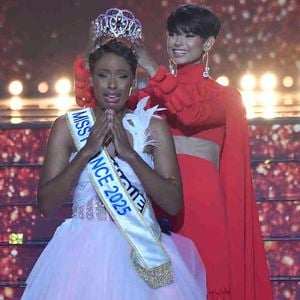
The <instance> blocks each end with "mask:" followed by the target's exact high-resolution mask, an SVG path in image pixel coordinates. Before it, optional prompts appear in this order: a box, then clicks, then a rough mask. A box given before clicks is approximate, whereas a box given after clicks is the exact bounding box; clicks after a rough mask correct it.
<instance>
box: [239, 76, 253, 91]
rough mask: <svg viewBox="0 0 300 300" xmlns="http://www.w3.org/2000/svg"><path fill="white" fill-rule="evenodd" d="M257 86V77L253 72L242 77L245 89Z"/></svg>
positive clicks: (242, 84) (242, 85)
mask: <svg viewBox="0 0 300 300" xmlns="http://www.w3.org/2000/svg"><path fill="white" fill-rule="evenodd" d="M255 86H256V78H255V76H254V75H252V74H245V75H243V76H242V78H241V87H242V89H244V90H253V89H254V88H255Z"/></svg>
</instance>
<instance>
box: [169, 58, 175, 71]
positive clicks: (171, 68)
mask: <svg viewBox="0 0 300 300" xmlns="http://www.w3.org/2000/svg"><path fill="white" fill-rule="evenodd" d="M169 71H170V73H171V74H173V75H175V74H176V66H175V64H174V63H173V62H172V60H171V59H169Z"/></svg>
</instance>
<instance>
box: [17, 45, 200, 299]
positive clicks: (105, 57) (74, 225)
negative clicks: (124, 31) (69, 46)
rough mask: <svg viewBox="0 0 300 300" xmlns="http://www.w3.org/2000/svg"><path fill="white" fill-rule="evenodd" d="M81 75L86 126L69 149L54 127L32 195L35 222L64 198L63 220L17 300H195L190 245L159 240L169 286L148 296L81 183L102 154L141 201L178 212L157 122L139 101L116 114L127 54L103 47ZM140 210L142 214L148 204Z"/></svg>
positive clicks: (124, 91)
mask: <svg viewBox="0 0 300 300" xmlns="http://www.w3.org/2000/svg"><path fill="white" fill-rule="evenodd" d="M89 66H90V70H91V74H92V82H93V89H94V94H95V98H96V103H95V107H94V108H93V114H94V118H95V124H94V126H93V127H92V129H91V131H90V134H89V137H88V139H87V141H86V143H85V145H83V147H81V149H79V148H77V147H76V145H75V144H76V143H75V142H74V140H73V136H72V134H71V132H70V129H69V124H67V123H68V122H67V116H62V117H59V118H58V119H57V120H56V121H55V122H54V124H53V127H52V129H51V133H50V136H49V140H48V145H47V151H46V156H45V161H44V165H43V168H42V173H41V179H40V185H39V189H38V203H39V206H40V208H41V211H42V212H43V213H44V214H45V215H50V214H52V213H53V212H55V210H56V209H58V208H59V207H60V206H61V205H62V204H63V202H64V199H66V197H68V195H69V194H70V193H71V192H73V216H72V218H71V219H68V220H66V221H65V222H64V223H63V224H62V225H60V226H59V227H58V229H57V230H56V232H55V234H54V236H53V238H52V239H51V241H50V242H49V244H48V245H47V247H46V248H45V250H44V251H43V253H42V254H41V256H40V257H39V259H38V261H37V262H36V264H35V266H34V268H33V270H32V272H31V273H30V275H29V277H28V279H27V287H26V289H25V292H24V294H23V296H22V299H23V300H35V299H43V300H47V299H51V300H68V299H70V300H77V299H78V300H79V299H80V300H83V299H84V300H97V299H104V300H126V299H130V300H135V299H137V300H140V299H143V300H144V299H149V300H155V299H163V300H166V299H172V300H176V299H182V300H193V299H199V300H204V299H206V288H205V286H206V283H205V270H204V267H203V265H202V262H201V260H200V257H199V256H198V253H197V250H196V248H195V247H194V244H193V242H192V241H190V240H188V239H186V238H184V237H181V236H179V235H176V234H171V235H166V234H161V238H160V239H161V245H162V247H163V249H164V250H165V252H166V253H167V255H168V257H169V260H170V269H171V272H172V279H171V280H169V282H167V283H164V284H162V285H161V286H160V287H157V288H154V287H153V286H152V287H151V286H149V284H147V283H146V281H145V280H143V276H140V273H139V272H138V269H137V268H136V267H135V265H134V263H133V259H132V257H131V255H132V244H130V243H129V242H128V238H127V237H126V234H124V231H123V230H120V228H119V226H116V223H118V222H116V220H115V219H114V218H112V216H111V215H110V212H109V211H108V210H107V209H106V206H105V205H104V204H103V202H102V201H101V200H100V197H99V196H98V194H97V192H96V189H95V188H94V186H93V185H92V184H91V180H90V177H89V170H88V168H87V164H88V163H89V162H91V160H92V159H93V158H94V157H95V156H96V155H97V154H98V153H99V150H100V149H102V147H105V148H106V151H107V153H108V154H109V156H110V157H112V158H113V159H114V161H115V162H116V164H118V166H119V168H120V169H121V170H122V172H123V173H124V174H125V176H126V177H127V178H128V179H129V180H130V182H131V184H132V185H133V186H135V188H136V189H137V190H138V191H139V193H140V194H141V195H145V197H146V194H147V195H149V196H150V197H151V199H153V201H155V202H156V204H157V205H159V206H160V207H161V208H162V209H164V210H165V211H167V212H168V213H169V214H172V215H175V214H177V213H178V212H179V211H180V209H181V207H182V191H181V181H180V174H179V170H178V165H177V161H176V153H175V150H174V144H173V140H172V137H171V135H170V133H169V129H168V127H167V125H166V122H165V121H164V120H163V119H161V118H159V117H155V116H154V115H153V114H154V112H155V111H156V110H157V108H152V109H148V110H144V107H145V105H146V99H145V100H144V101H141V103H140V105H139V107H138V108H137V109H136V110H135V111H133V112H132V111H129V110H128V109H127V108H126V101H127V98H128V95H129V93H130V89H131V86H132V83H133V80H134V78H135V71H136V67H137V61H136V58H135V56H134V54H133V53H132V51H131V49H130V48H129V47H128V46H126V45H125V44H124V43H122V42H120V41H117V40H110V41H108V42H107V43H106V44H104V45H103V44H101V45H100V46H98V47H97V49H96V50H95V51H94V52H93V53H91V54H90V56H89ZM81 124H83V123H81ZM125 128H126V129H125ZM148 206H149V207H150V209H151V203H149V204H148ZM151 211H152V210H151ZM145 236H146V234H145ZM142 244H143V241H141V245H142Z"/></svg>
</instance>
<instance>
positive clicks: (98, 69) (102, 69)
mask: <svg viewBox="0 0 300 300" xmlns="http://www.w3.org/2000/svg"><path fill="white" fill-rule="evenodd" d="M96 71H106V72H110V71H111V69H107V68H97V69H96ZM117 72H126V73H129V71H128V70H125V69H117Z"/></svg>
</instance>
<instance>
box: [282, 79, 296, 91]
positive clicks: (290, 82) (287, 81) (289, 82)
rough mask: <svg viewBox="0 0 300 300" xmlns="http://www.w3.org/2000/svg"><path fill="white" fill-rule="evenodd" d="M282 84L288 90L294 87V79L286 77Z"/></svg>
mask: <svg viewBox="0 0 300 300" xmlns="http://www.w3.org/2000/svg"><path fill="white" fill-rule="evenodd" d="M282 84H283V86H284V87H286V88H290V87H292V86H293V85H294V78H293V77H291V76H286V77H284V78H283V80H282Z"/></svg>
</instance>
